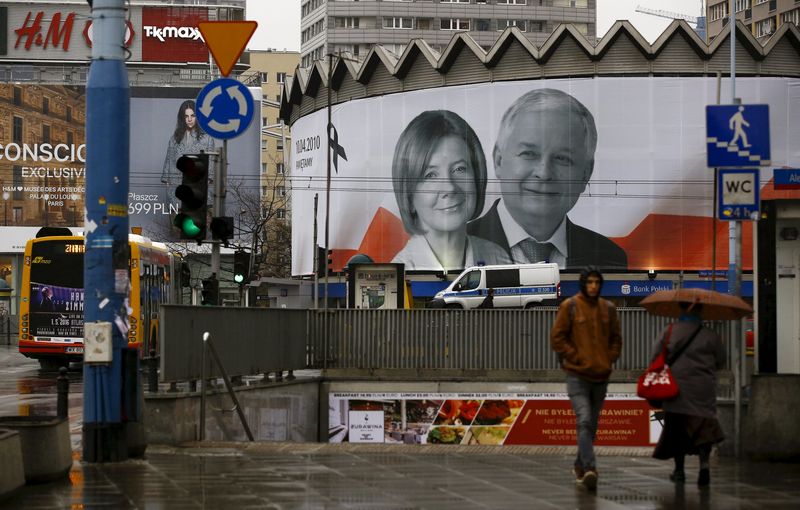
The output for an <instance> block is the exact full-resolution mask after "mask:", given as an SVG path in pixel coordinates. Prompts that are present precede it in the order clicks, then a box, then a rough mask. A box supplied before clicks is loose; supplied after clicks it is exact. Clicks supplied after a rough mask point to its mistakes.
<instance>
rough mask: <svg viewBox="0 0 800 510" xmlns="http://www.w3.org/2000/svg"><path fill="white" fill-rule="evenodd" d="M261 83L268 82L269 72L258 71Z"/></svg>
mask: <svg viewBox="0 0 800 510" xmlns="http://www.w3.org/2000/svg"><path fill="white" fill-rule="evenodd" d="M258 76H259V78H261V83H269V73H258Z"/></svg>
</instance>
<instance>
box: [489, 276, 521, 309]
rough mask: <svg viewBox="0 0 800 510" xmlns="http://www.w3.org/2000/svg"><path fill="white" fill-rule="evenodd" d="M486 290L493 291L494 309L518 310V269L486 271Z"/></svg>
mask: <svg viewBox="0 0 800 510" xmlns="http://www.w3.org/2000/svg"><path fill="white" fill-rule="evenodd" d="M485 287H486V288H487V289H494V307H495V308H518V307H519V306H520V295H519V268H516V267H509V268H503V269H486V285H485Z"/></svg>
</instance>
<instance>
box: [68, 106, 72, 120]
mask: <svg viewBox="0 0 800 510" xmlns="http://www.w3.org/2000/svg"><path fill="white" fill-rule="evenodd" d="M67 122H72V107H71V106H67Z"/></svg>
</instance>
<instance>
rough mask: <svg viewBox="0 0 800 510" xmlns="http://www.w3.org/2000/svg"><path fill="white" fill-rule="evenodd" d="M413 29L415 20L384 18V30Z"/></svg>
mask: <svg viewBox="0 0 800 510" xmlns="http://www.w3.org/2000/svg"><path fill="white" fill-rule="evenodd" d="M413 27H414V20H413V18H383V28H391V29H411V28H413Z"/></svg>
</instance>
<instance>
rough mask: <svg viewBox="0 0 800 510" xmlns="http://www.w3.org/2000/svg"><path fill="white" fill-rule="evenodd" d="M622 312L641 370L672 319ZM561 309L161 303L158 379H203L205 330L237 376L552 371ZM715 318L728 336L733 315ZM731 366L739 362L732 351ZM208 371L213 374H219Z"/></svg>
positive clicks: (628, 350)
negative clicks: (308, 371)
mask: <svg viewBox="0 0 800 510" xmlns="http://www.w3.org/2000/svg"><path fill="white" fill-rule="evenodd" d="M618 314H619V320H620V324H621V327H622V341H623V349H622V356H621V358H620V360H619V361H618V362H617V363H616V365H615V368H616V369H617V370H635V371H636V370H642V369H644V368H645V367H646V366H647V365H648V364H649V362H650V351H651V348H652V345H653V342H654V340H655V338H656V336H657V335H658V333H659V332H660V331H661V330H662V329H663V328H664V327H665V326H666V324H667V323H668V322H669V319H667V318H664V317H654V316H652V315H650V314H648V313H647V312H646V311H645V310H644V309H641V308H620V309H618ZM555 315H556V308H535V309H532V310H353V309H332V310H327V311H323V310H286V309H264V308H234V307H230V308H229V307H202V308H201V307H196V306H185V305H164V306H162V307H161V310H160V323H161V326H160V336H159V338H160V349H159V354H160V380H161V381H162V382H178V381H187V380H197V379H199V378H200V372H201V365H202V362H201V358H202V346H203V341H202V336H203V333H204V332H206V331H207V332H209V333H211V334H212V335H213V336H214V338H215V341H216V343H217V346H218V350H219V353H220V358H221V362H222V363H223V365H224V366H225V369H226V370H227V371H228V373H230V374H231V375H248V374H264V373H267V372H273V371H281V370H299V369H302V368H315V369H332V370H333V369H343V370H443V371H447V370H485V371H527V370H552V369H558V368H559V364H558V359H557V357H556V355H555V354H554V353H553V351H552V350H551V349H550V341H549V337H550V329H551V327H552V325H553V321H554V320H555ZM709 325H710V326H711V327H712V328H714V329H715V330H716V331H717V332H718V333H720V335H721V336H722V338H724V339H728V338H730V334H731V323H730V322H718V323H711V324H709ZM731 350H732V349H729V351H731ZM727 365H728V366H727V368H730V367H732V366H733V364H732V362H731V355H730V354H729V361H728V363H727ZM210 370H211V372H209V375H210V376H211V377H218V376H219V375H220V374H219V373H218V372H217V371H216V370H214V369H213V367H212V368H210Z"/></svg>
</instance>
